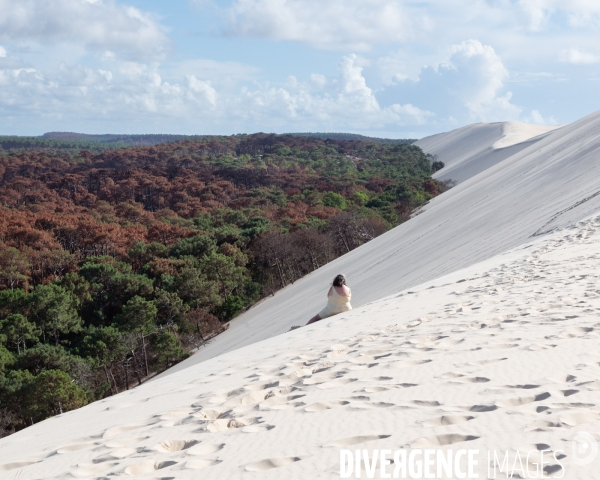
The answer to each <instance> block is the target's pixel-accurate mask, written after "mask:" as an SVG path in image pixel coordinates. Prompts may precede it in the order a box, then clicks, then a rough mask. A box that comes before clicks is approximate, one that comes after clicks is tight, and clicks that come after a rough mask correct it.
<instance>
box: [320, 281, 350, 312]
mask: <svg viewBox="0 0 600 480" xmlns="http://www.w3.org/2000/svg"><path fill="white" fill-rule="evenodd" d="M331 290H333V292H332V293H331V295H329V297H328V298H327V306H326V307H325V308H324V309H323V310H321V311H320V312H319V317H320V318H321V319H323V318H327V317H331V316H332V315H337V314H338V313H342V312H347V311H348V310H352V305H350V299H351V298H352V292H349V294H348V296H345V295H340V294H339V293H338V292H337V290H336V289H335V287H331ZM348 290H350V289H348Z"/></svg>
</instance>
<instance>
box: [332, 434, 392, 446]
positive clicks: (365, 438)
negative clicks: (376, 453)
mask: <svg viewBox="0 0 600 480" xmlns="http://www.w3.org/2000/svg"><path fill="white" fill-rule="evenodd" d="M389 437H391V435H359V436H356V437H346V438H339V439H337V440H332V441H331V442H327V443H326V444H325V445H323V446H324V447H338V448H344V447H350V446H352V445H358V444H359V443H366V442H372V441H373V440H381V439H383V438H389Z"/></svg>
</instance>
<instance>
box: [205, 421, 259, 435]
mask: <svg viewBox="0 0 600 480" xmlns="http://www.w3.org/2000/svg"><path fill="white" fill-rule="evenodd" d="M260 418H261V417H245V418H244V417H242V418H232V419H227V418H222V419H218V420H215V421H214V422H212V423H210V424H209V425H207V427H206V430H208V431H209V432H211V433H215V432H224V431H226V430H232V429H236V428H244V427H247V426H248V425H253V424H255V423H257V422H258V421H259V420H260Z"/></svg>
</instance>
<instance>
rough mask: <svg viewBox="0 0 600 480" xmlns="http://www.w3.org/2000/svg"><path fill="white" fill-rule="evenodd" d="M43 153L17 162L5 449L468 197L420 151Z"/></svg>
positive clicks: (336, 147) (337, 145)
mask: <svg viewBox="0 0 600 480" xmlns="http://www.w3.org/2000/svg"><path fill="white" fill-rule="evenodd" d="M2 138H4V139H6V138H7V137H2ZM16 138H19V137H16ZM20 138H22V137H20ZM0 140H2V139H0ZM85 141H86V142H87V140H85ZM41 142H42V143H41V144H37V145H35V144H33V143H31V144H28V145H25V146H23V145H21V146H20V147H19V146H18V145H16V144H15V145H16V146H15V145H13V146H10V147H9V148H4V147H2V149H0V436H4V435H9V434H10V433H12V432H14V431H17V430H20V429H22V428H25V427H27V426H28V425H31V424H33V423H36V422H39V421H42V420H44V419H45V418H48V417H50V416H53V415H56V414H60V413H62V412H65V411H68V410H72V409H75V408H78V407H81V406H83V405H85V404H87V403H89V402H93V401H95V400H98V399H101V398H104V397H106V396H108V395H113V394H116V393H118V392H120V391H123V390H125V389H129V388H133V387H134V386H136V385H139V384H141V383H143V382H144V381H145V380H146V379H147V378H149V377H151V376H152V375H153V374H155V373H156V372H160V371H162V370H164V369H166V368H168V367H169V366H171V365H173V364H174V363H176V362H178V361H181V360H182V359H184V358H186V357H187V356H188V355H189V354H190V352H192V351H193V350H194V349H196V348H202V345H203V343H204V342H206V341H209V339H210V338H212V337H213V336H214V335H217V334H218V333H220V332H222V331H223V330H224V329H225V328H227V322H228V321H230V320H231V319H233V318H234V317H235V316H236V315H238V314H240V313H241V312H243V311H244V310H246V309H247V308H250V307H251V306H252V305H253V304H254V303H256V302H257V301H258V300H260V299H261V298H264V297H266V296H268V295H272V294H274V293H275V292H276V291H277V290H278V289H280V288H283V287H285V286H286V285H288V284H290V283H293V282H295V281H296V280H297V279H299V278H301V277H302V276H303V275H306V274H307V273H309V272H311V271H313V270H315V269H317V268H319V267H320V266H322V265H324V264H326V263H327V262H329V261H331V260H333V259H335V258H337V257H339V256H341V255H343V254H345V253H347V252H349V251H351V250H353V249H355V248H357V247H358V246H360V245H362V244H364V243H365V242H368V241H369V240H371V239H373V238H375V237H376V236H378V235H380V234H382V233H384V232H385V231H387V230H388V229H390V228H392V227H394V226H396V225H398V224H400V223H402V222H404V221H407V220H408V219H409V218H410V216H411V212H413V211H414V210H415V209H416V208H418V207H419V206H421V205H423V204H424V203H426V202H427V201H429V200H430V199H431V198H433V197H435V196H436V195H438V194H440V193H441V192H443V191H444V190H446V189H448V188H450V187H451V186H452V182H439V181H437V180H434V179H433V178H432V177H431V175H432V173H434V171H435V170H437V169H440V168H442V167H443V163H441V162H439V161H436V159H434V158H432V157H430V156H428V155H425V154H424V153H423V152H422V151H421V150H420V149H419V148H418V147H417V146H414V145H411V142H410V141H407V142H403V143H402V142H395V143H393V142H389V143H384V142H378V143H375V142H371V141H357V140H353V139H346V138H338V139H330V138H326V139H323V138H318V137H316V136H304V135H302V136H299V135H274V134H253V135H234V136H220V137H194V138H181V139H178V140H174V141H169V142H168V143H161V144H157V145H151V146H129V147H126V148H114V147H113V148H108V149H106V148H96V149H94V148H91V147H90V145H91V144H90V142H88V143H87V144H84V146H88V147H90V148H79V147H81V146H82V145H81V142H80V141H79V140H77V139H67V140H57V139H51V138H49V139H42V140H41ZM43 142H54V143H51V144H44V143H43ZM61 142H66V143H68V144H69V146H68V148H67V147H65V148H60V145H62V143H61ZM92 143H93V142H92ZM1 144H2V142H0V145H1ZM5 145H7V146H8V144H5ZM92 147H93V145H92Z"/></svg>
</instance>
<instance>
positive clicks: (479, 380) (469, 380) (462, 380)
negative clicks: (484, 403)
mask: <svg viewBox="0 0 600 480" xmlns="http://www.w3.org/2000/svg"><path fill="white" fill-rule="evenodd" d="M489 381H490V379H489V378H486V377H462V378H457V379H455V380H453V381H451V382H448V383H487V382H489Z"/></svg>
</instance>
